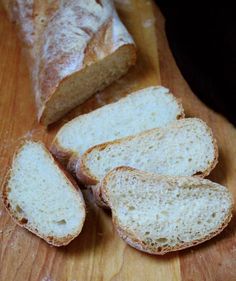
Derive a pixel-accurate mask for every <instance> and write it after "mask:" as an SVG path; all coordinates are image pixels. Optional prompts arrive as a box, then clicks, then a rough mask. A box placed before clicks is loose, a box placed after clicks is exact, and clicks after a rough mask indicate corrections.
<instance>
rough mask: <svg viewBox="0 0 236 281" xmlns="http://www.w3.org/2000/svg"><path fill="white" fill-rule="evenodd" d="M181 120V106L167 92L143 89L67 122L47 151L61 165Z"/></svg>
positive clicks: (158, 88) (165, 90)
mask: <svg viewBox="0 0 236 281" xmlns="http://www.w3.org/2000/svg"><path fill="white" fill-rule="evenodd" d="M182 117H184V112H183V107H182V105H181V103H180V102H179V101H178V100H177V99H176V98H175V97H174V96H173V95H172V94H171V93H170V92H169V90H168V89H166V88H164V87H149V88H145V89H142V90H140V91H137V92H135V93H133V94H130V95H128V96H127V97H125V98H122V99H121V100H119V101H118V102H115V103H112V104H109V105H105V106H103V107H101V108H99V109H97V110H95V111H92V112H90V113H88V114H84V115H81V116H79V117H77V118H75V119H73V120H72V121H70V122H68V123H67V124H66V125H64V126H63V127H62V128H61V129H60V130H59V132H58V133H57V135H56V137H55V139H54V142H53V145H52V147H51V151H52V153H53V154H54V155H55V156H56V157H57V158H58V159H59V160H61V161H62V162H63V163H64V164H65V163H67V161H68V159H69V158H70V157H71V156H72V155H73V156H74V157H73V158H78V157H79V156H80V155H81V154H83V153H84V152H85V151H86V150H87V149H88V148H90V147H92V146H94V145H97V144H101V143H104V142H107V141H112V140H115V139H119V138H123V137H126V136H129V135H134V134H137V133H140V132H142V131H145V130H148V129H152V128H156V127H164V126H166V125H167V124H169V123H171V122H173V121H175V120H176V119H179V118H182Z"/></svg>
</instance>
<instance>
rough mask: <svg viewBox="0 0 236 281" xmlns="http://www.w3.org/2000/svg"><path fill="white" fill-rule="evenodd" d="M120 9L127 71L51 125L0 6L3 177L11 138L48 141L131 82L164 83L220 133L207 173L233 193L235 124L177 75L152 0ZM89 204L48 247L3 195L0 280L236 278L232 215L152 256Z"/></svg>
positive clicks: (132, 1) (124, 4) (114, 97)
mask: <svg viewBox="0 0 236 281" xmlns="http://www.w3.org/2000/svg"><path fill="white" fill-rule="evenodd" d="M117 7H118V11H119V14H120V16H121V18H122V20H123V21H124V23H125V24H126V26H127V28H128V29H129V31H130V32H131V34H132V35H133V37H134V39H135V42H136V44H137V47H138V62H137V65H136V66H135V67H134V68H133V69H131V71H130V72H129V73H128V75H126V76H125V77H123V78H122V79H120V80H119V81H117V82H116V83H114V84H113V85H112V86H110V87H108V88H107V89H106V90H104V91H103V92H102V93H99V94H97V95H96V96H95V97H93V98H91V99H90V100H89V101H87V102H86V103H85V104H84V105H83V106H80V107H78V108H77V109H76V110H74V111H73V112H71V113H70V114H68V115H67V116H66V117H65V118H64V119H63V120H61V121H60V122H57V124H55V125H52V126H51V127H50V128H49V129H48V130H46V129H45V128H44V127H42V126H40V125H39V124H37V122H36V117H35V116H36V114H35V106H34V99H33V95H32V94H31V93H30V92H31V89H30V83H29V75H28V72H27V67H26V64H25V60H24V57H23V56H22V51H21V49H20V43H19V41H18V39H17V36H16V29H15V26H14V25H12V24H10V23H9V22H8V20H7V18H6V15H5V13H4V12H3V9H2V7H1V6H0V38H1V41H0V54H1V55H0V96H1V99H0V116H1V119H0V164H1V171H0V176H1V178H0V180H1V186H2V184H4V176H5V174H6V172H7V170H8V169H9V164H10V160H11V157H12V155H13V153H14V149H15V146H16V145H18V144H19V142H20V141H22V140H23V139H26V138H33V139H39V140H43V141H44V142H45V143H46V144H47V145H49V144H50V143H51V140H52V138H53V136H54V135H55V133H56V131H57V130H58V129H59V128H60V126H61V125H62V124H63V123H65V122H66V121H68V120H69V119H71V118H73V117H74V116H76V115H78V114H80V113H84V112H88V111H90V110H93V109H94V108H96V107H99V106H101V105H103V104H106V103H109V102H112V101H114V100H117V99H119V98H120V97H121V96H124V95H126V94H127V93H130V92H132V91H133V90H136V89H140V88H143V87H145V86H148V85H156V84H163V85H164V86H167V87H169V88H170V89H171V90H172V91H173V92H174V93H175V94H176V96H178V97H180V98H181V99H182V102H183V105H184V108H185V110H186V112H187V115H188V116H198V117H200V118H202V119H203V120H205V121H206V122H207V123H208V124H209V125H210V126H211V127H212V128H213V131H214V133H215V135H216V137H217V140H218V144H219V147H220V162H219V164H218V166H217V167H216V169H215V170H214V171H213V173H212V175H211V176H210V178H211V179H212V180H215V181H217V182H219V183H221V184H225V185H227V186H228V187H229V189H230V190H231V192H232V193H233V194H234V198H235V197H236V190H235V188H236V130H235V128H234V127H233V126H232V125H231V124H230V123H228V122H227V121H226V120H225V119H224V118H223V117H221V116H220V115H218V114H216V113H214V112H213V111H211V110H210V109H208V108H207V107H206V106H205V105H204V104H202V103H201V102H200V101H199V100H198V99H197V98H196V97H195V96H194V94H193V93H192V92H191V90H190V88H189V87H188V85H187V84H186V82H185V81H184V79H183V77H182V76H181V74H180V72H179V70H178V68H177V67H176V64H175V62H174V59H173V57H172V55H171V52H170V50H169V47H168V44H167V40H166V37H165V33H164V19H163V17H162V15H161V13H160V11H159V10H158V8H156V7H155V6H154V4H153V2H152V1H149V0H145V1H144V0H129V1H128V0H127V1H117ZM85 197H86V202H87V206H88V212H87V218H86V222H85V226H84V229H83V231H82V234H81V235H80V236H79V237H78V238H77V239H75V240H74V241H73V242H72V243H71V244H70V245H69V246H67V247H63V248H53V247H50V246H48V245H47V244H46V243H45V242H43V241H42V240H40V239H39V238H37V237H35V236H34V235H33V234H31V233H29V232H28V231H26V230H24V229H22V228H20V227H18V226H16V225H15V224H14V223H13V222H12V221H11V219H10V217H9V216H8V214H7V213H6V211H5V210H4V208H3V205H2V203H0V280H4V281H5V280H6V281H21V280H22V281H28V280H34V281H79V280H83V281H87V280H104V281H105V280H113V281H124V280H131V281H132V280H135V281H138V280H142V281H143V280H148V281H152V280H157V281H159V280H160V281H164V280H168V281H169V280H178V281H190V280H191V281H193V280H194V281H196V280H209V281H213V280H214V281H221V280H224V281H233V280H236V240H235V229H236V227H235V222H236V221H235V218H233V220H232V222H231V223H230V225H229V227H228V228H227V229H226V230H225V231H224V232H223V233H222V234H220V235H219V236H218V237H216V238H214V239H212V240H211V241H209V242H207V243H205V244H203V245H200V246H197V247H195V248H192V249H188V250H184V251H182V252H179V253H173V254H168V255H166V256H164V257H155V256H151V255H147V254H144V253H141V252H138V251H136V250H135V249H133V248H131V247H129V246H127V245H126V244H125V243H124V242H123V241H122V240H121V239H120V238H119V237H118V235H117V234H116V232H115V230H114V229H113V227H112V224H111V219H110V215H109V214H107V213H105V212H104V211H102V210H100V209H98V208H96V207H95V206H94V204H93V198H92V196H91V194H90V193H89V192H88V191H87V192H85Z"/></svg>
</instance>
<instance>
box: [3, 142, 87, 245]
mask: <svg viewBox="0 0 236 281" xmlns="http://www.w3.org/2000/svg"><path fill="white" fill-rule="evenodd" d="M76 188H77V190H76ZM3 200H4V204H5V207H6V208H7V210H8V212H9V214H10V215H11V216H12V218H13V219H14V220H15V221H16V223H18V224H19V225H20V226H23V227H25V228H27V229H28V230H30V231H31V232H33V233H34V234H36V235H38V236H39V237H41V238H43V239H44V240H45V241H46V242H48V243H49V244H52V245H54V246H63V245H67V244H68V243H69V242H70V241H71V240H73V239H74V238H75V237H76V236H77V235H79V233H80V232H81V230H82V227H83V224H84V220H85V203H84V200H83V196H82V193H81V192H80V190H79V189H78V187H77V186H76V185H75V184H74V183H72V181H71V180H70V179H69V178H68V177H67V176H66V175H65V174H64V173H63V171H62V170H61V169H60V168H59V166H58V165H57V164H56V163H55V161H54V159H53V157H52V156H51V155H50V153H49V152H48V151H47V150H46V148H45V147H44V146H43V144H41V143H38V142H26V143H25V144H24V145H23V146H22V147H21V148H20V149H19V150H18V151H17V153H16V155H15V157H14V159H13V163H12V168H11V170H10V172H9V177H8V182H7V183H6V185H5V187H4V189H3Z"/></svg>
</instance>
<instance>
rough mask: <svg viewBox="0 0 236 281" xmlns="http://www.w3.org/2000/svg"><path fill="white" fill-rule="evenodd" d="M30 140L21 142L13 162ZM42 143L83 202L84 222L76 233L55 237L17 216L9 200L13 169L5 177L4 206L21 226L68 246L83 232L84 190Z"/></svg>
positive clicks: (54, 243)
mask: <svg viewBox="0 0 236 281" xmlns="http://www.w3.org/2000/svg"><path fill="white" fill-rule="evenodd" d="M27 142H28V141H24V142H22V143H21V145H20V146H19V147H18V149H17V150H16V152H15V154H14V157H13V159H12V164H13V163H14V160H15V158H16V157H17V155H18V154H19V153H20V151H21V149H22V147H23V145H25V144H26V143H27ZM37 143H39V144H40V145H42V147H43V148H44V151H45V152H46V153H47V155H48V157H49V158H50V159H51V160H52V161H53V162H54V164H55V165H56V166H57V168H58V169H60V171H61V173H63V174H64V176H65V180H66V181H67V183H68V185H69V186H70V187H71V189H72V190H73V193H74V195H75V196H76V197H78V198H79V199H80V201H81V203H82V206H83V210H84V216H83V218H82V222H81V225H80V228H79V229H78V230H77V232H76V233H73V234H70V235H67V236H65V237H60V238H58V237H53V236H46V235H44V234H42V233H40V232H38V230H37V229H36V228H34V227H33V226H32V225H30V224H28V220H27V218H23V219H22V218H19V217H18V216H17V214H16V213H15V212H14V210H13V208H12V206H11V204H10V202H9V200H8V192H9V187H8V181H9V179H10V174H11V171H12V170H9V171H8V174H7V175H6V178H5V184H4V185H3V190H2V199H3V203H4V206H5V208H6V210H7V212H8V213H9V215H10V216H11V218H12V219H13V220H14V221H15V223H16V224H18V225H19V226H21V227H24V228H26V229H28V230H29V231H30V232H32V233H34V234H35V235H37V236H38V237H40V238H42V239H43V240H45V241H46V242H47V243H48V244H51V245H53V246H57V247H60V246H66V245H68V244H69V243H70V242H71V241H72V240H73V239H75V238H76V237H77V236H78V235H79V234H80V232H81V230H82V228H83V224H84V221H85V213H86V211H85V210H86V206H85V202H84V198H83V195H82V192H81V191H80V189H79V187H78V185H77V184H76V182H75V180H74V179H73V178H72V176H71V175H70V174H69V173H68V172H67V171H66V170H65V169H64V168H63V167H62V166H61V165H60V164H59V163H57V162H56V161H55V160H54V158H53V156H52V155H51V154H50V153H49V151H48V150H47V149H46V148H45V147H44V145H43V144H42V143H41V142H37Z"/></svg>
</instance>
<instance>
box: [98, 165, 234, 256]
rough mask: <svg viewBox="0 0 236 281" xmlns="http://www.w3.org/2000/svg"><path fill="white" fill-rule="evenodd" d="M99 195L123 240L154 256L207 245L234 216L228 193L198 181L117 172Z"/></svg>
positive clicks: (116, 170)
mask: <svg viewBox="0 0 236 281" xmlns="http://www.w3.org/2000/svg"><path fill="white" fill-rule="evenodd" d="M101 190H102V194H103V196H104V198H106V199H105V200H106V202H107V203H108V204H109V206H110V208H111V211H112V220H113V223H114V225H115V227H116V228H117V231H118V233H119V235H120V236H121V237H122V238H123V239H124V240H125V241H126V242H127V243H128V244H129V245H131V246H132V247H134V248H136V249H138V250H141V251H143V252H147V253H150V254H157V255H162V254H165V253H167V252H171V251H177V250H181V249H185V248H188V247H191V246H194V245H197V244H199V243H202V242H204V241H206V240H209V239H211V238H212V237H213V236H215V235H217V234H219V233H220V232H221V231H222V230H223V229H224V228H225V227H226V226H227V224H228V223H229V221H230V219H231V217H232V208H233V199H232V196H231V194H230V192H229V191H228V189H227V188H226V187H224V186H222V185H219V184H217V183H213V182H211V181H209V180H205V179H200V178H196V177H171V176H159V175H154V174H149V173H145V172H141V171H138V170H135V169H131V168H129V167H119V168H116V169H114V170H113V171H111V172H110V173H109V174H108V175H107V176H106V177H105V178H104V180H103V181H102V185H101Z"/></svg>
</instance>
